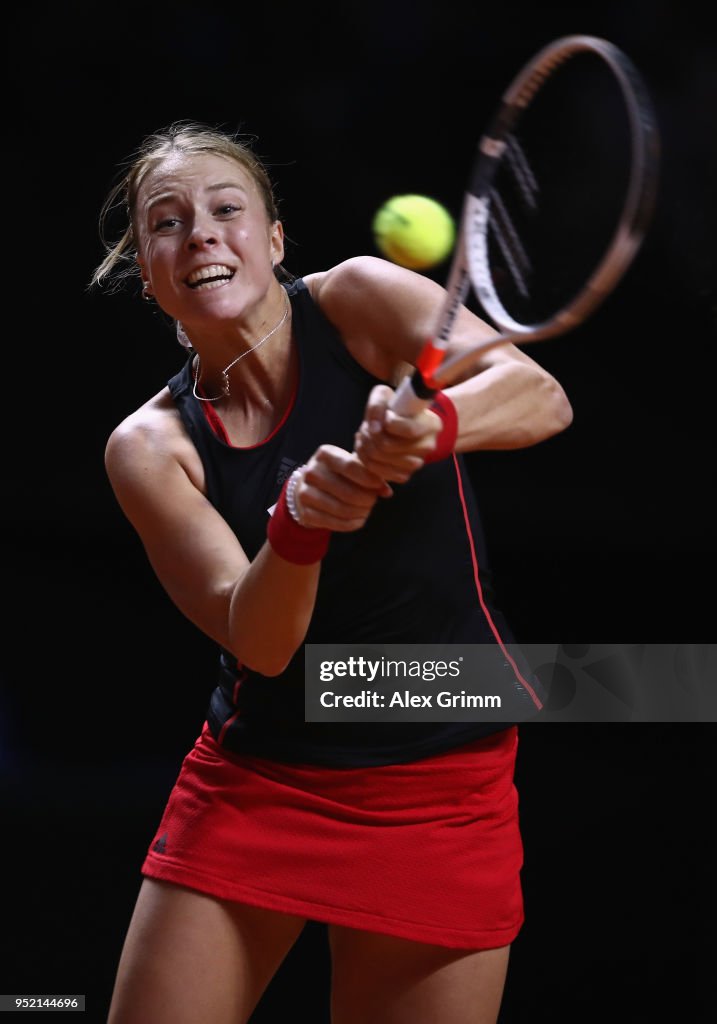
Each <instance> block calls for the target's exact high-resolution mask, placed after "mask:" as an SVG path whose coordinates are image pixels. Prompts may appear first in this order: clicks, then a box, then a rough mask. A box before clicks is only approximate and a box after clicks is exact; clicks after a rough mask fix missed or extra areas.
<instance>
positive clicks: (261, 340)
mask: <svg viewBox="0 0 717 1024" xmlns="http://www.w3.org/2000/svg"><path fill="white" fill-rule="evenodd" d="M284 298H285V299H286V309H285V310H284V315H283V316H282V318H281V319H280V320H279V322H278V323H276V324H274V326H273V327H272V329H271V330H270V331H269V333H268V334H265V335H264V337H263V338H259V340H258V341H257V343H256V345H252V347H251V348H248V349H247V350H246V352H240V353H239V355H238V356H237V357H236V359H233V360H232V361H231V363H229V365H228V366H226V367H225V368H224V369H223V370H222V380H223V386H222V393H221V395H216V397H215V398H206V397H205V396H204V395H198V394H197V384H198V383H199V363H200V360H199V356H197V362H196V365H195V367H194V387H193V388H192V394H193V395H194V397H195V398H197V399H199V401H200V402H218V401H219V399H220V398H229V395H230V391H229V376H228V375H229V371H230V370H231V368H232V366H236V364H237V363H238V362H239V360H240V359H243V358H244V356H248V355H250V354H251V353H252V352H256V350H257V349H258V348H259V346H260V345H263V344H264V342H265V341H268V340H269V338H270V337H271V336H272V334H276V332H277V331H278V330H279V328H280V327H283V325H284V322H285V321H286V318H287V316H288V315H289V310H290V308H291V304H290V302H289V296H288V295H287V293H286V291H284Z"/></svg>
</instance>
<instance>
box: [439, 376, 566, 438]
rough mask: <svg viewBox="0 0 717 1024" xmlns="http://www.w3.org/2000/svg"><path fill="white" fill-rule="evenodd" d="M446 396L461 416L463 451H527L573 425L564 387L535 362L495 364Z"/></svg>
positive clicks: (459, 434)
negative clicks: (519, 449) (518, 449)
mask: <svg viewBox="0 0 717 1024" xmlns="http://www.w3.org/2000/svg"><path fill="white" fill-rule="evenodd" d="M445 393H446V395H448V397H449V398H450V399H451V401H452V402H453V403H454V405H455V407H456V411H457V413H458V439H457V442H456V451H459V452H467V451H475V450H477V449H481V448H483V449H494V450H497V449H511V448H527V447H528V446H530V445H533V444H537V443H538V442H539V441H543V440H545V439H546V438H548V437H552V436H553V435H554V434H557V433H559V432H560V431H561V430H564V429H565V428H566V427H567V426H569V425H570V423H571V421H572V409H571V406H570V403H569V401H568V399H567V396H566V395H565V392H564V391H563V389H562V388H561V386H560V385H559V384H558V382H557V381H556V380H555V378H554V377H552V376H551V375H550V374H548V373H547V372H545V371H544V370H542V369H541V368H540V367H537V366H536V365H535V364H533V363H527V362H526V363H524V362H522V361H518V360H510V361H507V362H501V363H497V364H494V365H492V366H490V367H488V368H487V369H486V370H484V371H483V372H482V373H478V374H475V375H474V376H473V377H470V378H469V379H467V380H464V381H462V382H461V383H460V384H456V385H454V386H453V387H450V388H446V389H445Z"/></svg>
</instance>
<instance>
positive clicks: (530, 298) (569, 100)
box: [391, 35, 659, 415]
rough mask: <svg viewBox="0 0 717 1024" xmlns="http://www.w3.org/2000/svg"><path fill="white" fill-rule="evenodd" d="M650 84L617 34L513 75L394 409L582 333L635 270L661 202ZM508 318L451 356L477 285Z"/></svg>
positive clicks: (558, 52) (482, 145)
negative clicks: (429, 326) (509, 348)
mask: <svg viewBox="0 0 717 1024" xmlns="http://www.w3.org/2000/svg"><path fill="white" fill-rule="evenodd" d="M658 163H659V139H658V132H657V127H656V120H655V115H654V112H653V108H652V104H651V102H650V98H649V96H648V93H647V89H646V88H645V85H644V83H643V81H642V79H641V77H640V75H639V74H638V72H637V70H636V68H635V67H634V65H633V64H632V62H631V61H630V60H629V59H628V58H627V57H626V56H625V54H624V53H622V52H621V50H619V49H618V48H617V47H616V46H614V45H613V44H612V43H610V42H608V41H606V40H605V39H600V38H596V37H594V36H585V35H571V36H565V37H563V38H560V39H557V40H555V41H554V42H552V43H550V44H549V45H547V46H545V47H544V48H543V49H542V50H540V51H539V52H538V53H537V54H536V55H535V56H534V57H533V58H532V60H530V61H529V62H528V63H527V64H526V65H525V66H524V67H523V68H522V70H521V71H520V72H519V74H518V75H517V76H516V77H515V78H514V79H513V81H512V82H511V84H510V85H509V86H508V88H507V90H506V91H505V93H504V94H503V97H502V101H501V103H500V106H499V107H498V109H497V111H496V113H495V115H494V117H493V119H492V121H491V123H490V126H489V128H488V130H487V131H486V132H485V134H484V135H483V136H482V138H481V139H480V141H479V143H478V147H477V153H476V157H475V161H474V164H473V168H472V171H471V174H470V178H469V183H468V187H467V189H466V192H465V196H464V202H463V210H462V213H461V219H460V225H459V230H458V235H457V240H456V246H455V250H454V254H453V261H452V265H451V269H450V272H449V276H448V281H447V284H446V298H445V300H444V302H443V305H442V308H441V310H440V313H439V316H438V320H437V323H436V327H435V330H434V332H433V336H432V337H431V338H430V339H429V340H428V342H427V343H426V344H425V346H424V348H423V350H422V351H421V353H420V356H419V358H418V360H417V364H416V369H415V371H414V372H413V374H411V375H410V376H408V377H406V378H405V379H404V380H403V381H402V383H401V385H400V386H399V388H398V389H397V391H396V393H395V395H394V398H393V401H392V405H391V407H392V408H393V409H394V410H395V411H396V412H398V413H400V414H402V415H413V414H414V413H416V412H418V411H419V410H420V409H422V408H423V407H424V406H426V405H428V404H430V402H431V400H432V398H433V396H434V395H435V393H436V391H438V390H440V388H442V387H445V386H447V385H449V384H451V383H455V382H456V381H457V380H458V379H462V378H463V377H465V376H467V375H469V374H470V371H472V370H473V371H474V370H475V365H476V363H477V362H478V360H479V359H480V357H481V356H482V355H483V354H484V353H485V352H487V351H488V350H489V349H492V348H495V347H496V346H498V345H505V344H507V343H509V342H510V343H513V344H517V345H524V344H527V343H528V342H534V341H542V340H544V339H546V338H551V337H554V336H556V335H560V334H563V333H565V332H566V331H570V330H573V329H574V328H575V327H577V326H578V325H579V324H581V323H582V322H583V321H584V320H585V319H586V318H587V317H589V316H590V315H591V314H592V312H593V311H594V310H595V309H596V308H597V306H598V305H599V304H600V303H601V302H602V301H603V300H604V299H605V297H606V296H607V295H608V294H609V293H610V292H611V291H612V290H613V288H614V287H615V286H616V284H617V283H618V281H619V280H620V279H621V277H622V276H623V274H624V273H625V271H626V270H627V268H628V266H629V265H630V263H631V262H632V260H633V258H634V256H635V254H636V253H637V251H638V249H639V248H640V245H641V243H642V240H643V238H644V236H645V233H646V230H647V228H648V226H649V223H650V219H651V216H652V210H653V206H654V200H655V194H656V186H657V172H658ZM471 285H472V287H473V291H474V293H475V295H476V297H477V299H478V300H479V302H480V304H481V306H482V308H483V310H484V311H485V313H486V314H487V315H488V318H489V320H490V321H491V322H492V324H493V326H494V327H495V328H496V329H497V331H498V333H497V334H493V335H491V336H489V337H486V338H484V339H483V340H481V341H479V342H477V343H476V344H472V345H470V346H461V347H460V349H459V350H456V351H454V352H451V353H450V354H447V349H448V345H449V341H450V338H451V332H452V329H453V325H454V322H455V320H456V317H457V315H458V313H459V310H460V308H461V305H462V304H463V303H464V302H465V301H466V299H467V296H468V293H469V288H470V286H471Z"/></svg>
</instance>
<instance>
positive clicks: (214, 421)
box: [199, 374, 299, 452]
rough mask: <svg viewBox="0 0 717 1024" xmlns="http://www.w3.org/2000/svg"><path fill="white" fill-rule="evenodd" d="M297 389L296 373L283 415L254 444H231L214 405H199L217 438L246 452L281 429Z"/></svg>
mask: <svg viewBox="0 0 717 1024" xmlns="http://www.w3.org/2000/svg"><path fill="white" fill-rule="evenodd" d="M199 390H200V391H201V390H202V389H201V385H200V386H199ZM298 390H299V378H298V374H297V378H296V382H295V383H294V390H293V391H292V392H291V398H290V399H289V402H288V404H287V406H286V409H285V411H284V415H283V416H282V417H281V419H280V420H279V422H278V423H277V424H276V426H275V427H274V429H273V430H272V432H271V433H270V434H269V435H268V436H267V437H265V438H264V440H263V441H257V443H256V444H232V441H231V439H230V437H229V434H228V433H227V428H226V427H225V426H224V424H223V423H222V420H221V417H220V415H219V413H218V412H217V410H216V409H215V408H214V406H213V405H211V404H210V403H209V402H202V403H201V405H202V408H203V410H204V415H205V416H206V417H207V422H208V423H209V426H210V427H211V428H212V430H213V431H214V433H215V434H216V435H217V437H218V438H219V440H220V441H223V442H224V444H226V445H229V447H230V448H238V449H240V451H247V452H248V451H251V450H252V448H261V446H262V445H263V444H267V442H269V441H271V439H272V437H274V435H275V434H277V433H278V431H280V430H281V428H282V427H283V426H284V424H285V423H286V421H287V419H288V418H289V413H290V412H291V410H292V409H293V408H294V402H295V401H296V395H297V393H298Z"/></svg>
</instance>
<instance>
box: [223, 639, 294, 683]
mask: <svg viewBox="0 0 717 1024" xmlns="http://www.w3.org/2000/svg"><path fill="white" fill-rule="evenodd" d="M231 640H232V642H231V646H230V647H229V650H230V651H231V652H232V654H233V655H234V656H235V657H236V659H237V661H238V662H239V663H240V664H242V665H244V666H245V667H246V668H248V669H249V670H250V671H251V672H257V673H258V674H259V675H260V676H268V677H270V678H275V677H276V676H280V675H281V674H282V672H285V671H286V669H287V668H288V667H289V663H290V662H291V659H292V658H293V657H294V655H295V654H296V651H297V650H298V647H299V644H297V645H296V646H294V647H292V646H290V645H279V644H277V643H273V644H271V645H270V646H266V647H263V646H258V645H257V644H256V643H247V637H246V636H244V637H242V638H241V639H239V638H237V637H232V638H231Z"/></svg>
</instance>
